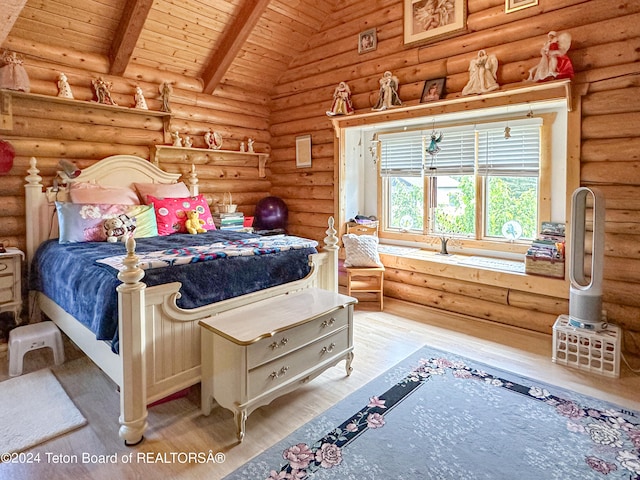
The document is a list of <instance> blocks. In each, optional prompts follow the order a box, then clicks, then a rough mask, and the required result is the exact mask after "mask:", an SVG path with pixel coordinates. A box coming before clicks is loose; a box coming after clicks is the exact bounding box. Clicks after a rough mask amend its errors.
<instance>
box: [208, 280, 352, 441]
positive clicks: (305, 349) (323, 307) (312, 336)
mask: <svg viewBox="0 0 640 480" xmlns="http://www.w3.org/2000/svg"><path fill="white" fill-rule="evenodd" d="M356 302H357V300H356V299H355V298H352V297H348V296H346V295H341V294H339V293H334V292H329V291H327V290H321V289H318V288H309V289H305V290H301V291H299V292H295V293H291V294H288V295H280V296H278V297H274V298H269V299H266V300H261V301H259V302H256V303H253V304H250V305H246V306H244V307H241V308H237V309H234V310H232V311H229V312H224V313H221V314H219V315H216V316H215V317H212V318H209V319H206V320H202V321H200V326H201V327H202V336H201V338H202V413H203V414H204V415H208V414H209V413H210V412H211V407H212V402H213V400H214V399H215V400H216V402H218V404H219V405H220V406H222V407H224V408H227V409H229V410H231V411H233V413H234V417H235V421H236V426H237V428H238V438H239V440H240V441H242V439H243V438H244V435H245V422H246V419H247V417H248V416H249V414H250V413H251V412H252V411H253V410H255V409H256V408H258V407H260V406H262V405H267V404H269V403H270V402H271V401H272V400H273V399H275V398H277V397H279V396H281V395H283V394H285V393H288V392H291V391H293V390H295V389H296V388H298V387H299V386H300V385H302V384H304V383H306V382H308V381H310V380H311V379H313V378H314V377H316V376H318V375H319V374H321V373H322V372H323V371H324V370H326V369H327V368H329V367H332V366H334V365H335V364H336V363H338V362H339V361H341V360H343V359H345V360H346V371H347V375H349V374H350V373H351V370H352V368H351V361H352V360H353V305H354V304H355V303H356Z"/></svg>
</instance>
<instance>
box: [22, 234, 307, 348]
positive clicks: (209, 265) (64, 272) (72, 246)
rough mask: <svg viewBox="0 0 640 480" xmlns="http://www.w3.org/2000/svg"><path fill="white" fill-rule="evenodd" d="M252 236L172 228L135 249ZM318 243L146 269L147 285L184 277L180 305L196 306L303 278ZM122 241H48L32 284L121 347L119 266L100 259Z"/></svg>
mask: <svg viewBox="0 0 640 480" xmlns="http://www.w3.org/2000/svg"><path fill="white" fill-rule="evenodd" d="M248 237H253V235H249V234H246V233H240V232H229V231H220V230H215V231H209V232H207V233H204V234H199V235H189V234H174V235H170V236H159V237H151V238H140V239H136V252H155V251H158V250H162V249H169V248H176V247H180V246H190V245H207V244H210V243H214V242H219V241H233V240H238V239H241V238H248ZM314 252H316V249H315V248H303V249H296V250H288V251H284V252H274V253H265V254H262V255H255V256H236V257H221V258H217V259H215V260H213V261H207V262H199V263H193V264H186V265H177V266H172V267H169V268H152V269H148V270H145V276H144V278H143V279H142V281H143V282H144V283H145V284H147V285H148V286H154V285H160V284H163V283H169V282H181V283H182V289H181V294H182V296H181V298H180V299H179V300H178V306H180V307H181V308H187V309H188V308H195V307H199V306H202V305H207V304H209V303H214V302H218V301H220V300H225V299H227V298H232V297H236V296H239V295H243V294H245V293H251V292H255V291H257V290H262V289H264V288H268V287H273V286H276V285H280V284H283V283H288V282H292V281H295V280H299V279H300V278H303V277H304V276H306V275H307V274H308V273H309V271H310V267H309V265H308V256H309V255H310V254H311V253H314ZM124 253H126V252H125V245H124V244H123V243H107V242H104V243H96V242H90V243H67V244H60V243H58V240H57V239H54V240H49V241H47V242H44V243H43V244H42V245H41V246H40V247H39V249H38V251H37V252H36V255H35V257H34V260H33V262H32V265H31V270H30V278H29V288H30V289H31V290H37V291H40V292H43V293H44V294H45V295H46V296H47V297H49V298H51V299H52V300H53V301H55V302H56V303H57V304H58V305H59V306H60V307H62V308H63V309H64V310H65V311H66V312H67V313H69V314H71V315H72V316H73V317H74V318H76V319H78V321H80V322H81V323H83V324H84V325H85V326H87V327H88V328H89V329H90V330H91V331H92V332H94V333H95V334H96V338H97V339H98V340H108V341H111V342H112V349H113V350H114V352H117V351H118V298H117V292H116V287H117V286H118V285H119V284H120V283H121V282H120V280H118V278H117V273H118V272H117V270H116V269H114V268H113V267H110V266H108V265H105V264H101V263H98V262H97V260H99V259H102V258H106V257H111V256H114V255H123V254H124Z"/></svg>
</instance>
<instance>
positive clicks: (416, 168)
mask: <svg viewBox="0 0 640 480" xmlns="http://www.w3.org/2000/svg"><path fill="white" fill-rule="evenodd" d="M378 140H380V143H381V149H380V175H382V176H383V177H388V176H394V177H420V176H422V132H421V131H412V132H402V133H390V134H384V135H379V136H378Z"/></svg>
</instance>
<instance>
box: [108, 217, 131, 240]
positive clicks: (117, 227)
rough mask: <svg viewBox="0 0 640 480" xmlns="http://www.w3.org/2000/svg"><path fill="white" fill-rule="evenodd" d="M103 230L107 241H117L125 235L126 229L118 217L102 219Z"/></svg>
mask: <svg viewBox="0 0 640 480" xmlns="http://www.w3.org/2000/svg"><path fill="white" fill-rule="evenodd" d="M104 231H105V233H106V234H107V242H111V243H114V242H117V241H118V240H120V239H124V238H125V237H126V233H127V230H126V229H125V227H124V223H123V222H122V220H121V219H120V218H118V217H112V218H107V219H106V220H105V221H104Z"/></svg>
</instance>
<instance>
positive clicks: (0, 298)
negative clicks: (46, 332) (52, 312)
mask: <svg viewBox="0 0 640 480" xmlns="http://www.w3.org/2000/svg"><path fill="white" fill-rule="evenodd" d="M6 250H7V251H6V252H4V253H0V313H1V312H13V315H14V319H15V321H16V323H20V313H21V312H22V268H21V267H22V260H23V259H24V253H22V251H21V250H18V249H17V248H13V247H7V248H6Z"/></svg>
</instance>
